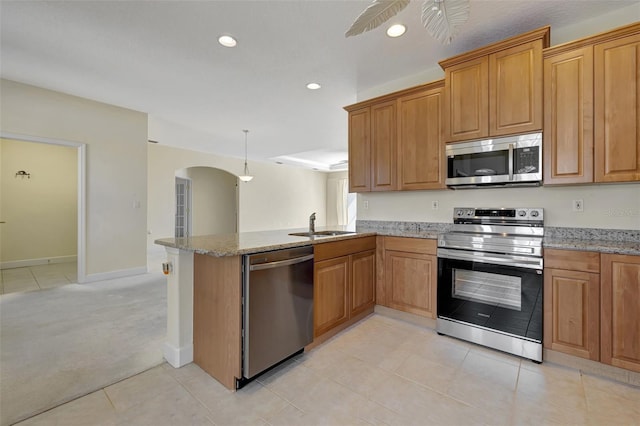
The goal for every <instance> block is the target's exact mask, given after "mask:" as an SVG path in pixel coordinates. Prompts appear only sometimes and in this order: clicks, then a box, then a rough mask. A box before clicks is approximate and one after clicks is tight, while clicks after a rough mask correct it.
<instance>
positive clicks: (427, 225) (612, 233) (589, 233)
mask: <svg viewBox="0 0 640 426" xmlns="http://www.w3.org/2000/svg"><path fill="white" fill-rule="evenodd" d="M452 225H453V224H452V223H442V222H402V221H388V220H357V221H356V230H358V229H366V230H368V231H376V230H379V231H399V232H424V231H431V232H448V231H450V230H451V226H452ZM544 233H545V239H549V240H551V239H562V240H596V241H628V242H640V231H636V230H632V229H605V228H564V227H555V226H545V228H544Z"/></svg>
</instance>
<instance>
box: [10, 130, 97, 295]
mask: <svg viewBox="0 0 640 426" xmlns="http://www.w3.org/2000/svg"><path fill="white" fill-rule="evenodd" d="M0 138H1V139H2V140H3V141H5V140H6V141H11V143H13V144H14V145H15V144H20V143H22V144H25V145H24V146H27V145H26V144H27V143H29V144H32V145H30V146H31V147H34V146H35V147H38V146H40V147H42V149H43V150H46V148H49V149H51V148H53V147H56V146H57V147H64V148H71V151H72V152H75V158H74V160H73V161H71V162H70V163H69V162H67V163H65V164H66V165H65V166H64V167H66V168H68V169H70V170H67V172H70V173H71V174H74V175H75V182H76V186H75V188H74V190H75V197H74V198H75V203H74V204H73V205H71V206H70V209H71V210H70V212H69V211H67V212H66V214H67V216H74V217H75V221H74V222H73V224H72V225H71V226H73V227H74V229H73V230H72V233H73V234H75V238H74V239H75V253H73V254H71V253H63V256H56V255H55V254H54V253H53V252H47V251H46V250H42V249H43V248H44V247H46V246H47V244H50V243H51V240H55V238H56V235H55V232H57V231H60V230H59V229H56V228H55V227H56V226H61V227H62V228H64V227H65V226H67V225H69V224H70V221H68V222H69V223H65V221H64V219H61V220H62V222H59V223H62V224H61V225H51V224H49V223H44V224H40V226H41V228H42V229H37V230H36V231H37V232H35V234H34V235H37V236H38V237H42V238H43V240H38V239H36V238H34V237H33V236H30V235H23V236H22V238H23V239H24V240H25V241H26V242H27V243H28V244H27V245H24V244H23V245H22V250H23V252H21V253H19V254H18V255H13V256H12V258H11V259H9V258H8V257H7V248H8V244H10V241H11V240H12V239H15V238H16V236H15V235H14V234H16V232H15V231H17V228H18V226H17V225H19V224H20V221H19V220H16V219H15V218H16V211H12V210H11V208H8V206H9V205H10V204H11V205H12V207H13V204H14V202H15V201H16V200H7V195H9V192H10V191H7V192H4V191H3V193H0V215H2V216H5V215H11V217H12V218H13V219H12V220H11V221H12V222H13V223H14V225H16V229H13V230H12V231H11V232H9V230H8V228H6V227H7V226H9V225H11V223H9V220H7V217H6V216H5V217H2V218H0V221H4V222H6V223H4V224H0V240H2V242H3V243H2V244H3V245H4V250H3V249H2V248H1V247H2V245H0V259H1V263H0V265H1V266H0V269H2V271H3V272H5V271H9V270H11V269H16V270H17V269H18V268H28V269H29V270H26V269H23V270H22V271H21V273H23V275H24V276H25V277H27V275H25V274H27V272H28V274H29V275H30V276H31V277H32V278H33V279H35V280H36V282H41V283H44V282H45V281H46V280H45V279H46V278H49V281H48V282H47V283H46V284H45V285H47V286H54V285H57V284H60V282H57V281H56V280H55V279H53V280H52V279H51V276H52V275H54V274H53V273H52V271H54V270H55V271H56V273H58V275H59V273H60V272H63V273H64V274H66V275H69V274H72V276H73V278H75V280H74V282H77V283H83V282H85V281H86V263H85V262H86V248H85V247H86V246H85V211H86V200H85V170H86V168H85V167H86V166H85V164H86V145H85V144H83V143H79V142H72V141H65V140H58V139H51V138H41V137H36V136H27V135H21V134H14V133H8V132H0ZM16 146H19V145H16ZM47 155H48V154H43V155H42V157H43V158H39V159H38V160H40V163H27V162H26V161H25V162H24V163H18V164H13V163H9V162H8V160H9V159H10V158H9V157H4V156H3V160H2V163H3V167H2V170H3V181H4V180H8V181H12V177H13V179H16V181H15V182H13V181H12V182H11V183H14V184H15V183H18V184H26V183H32V184H35V183H38V184H40V186H39V187H38V190H37V191H36V192H35V193H30V192H29V191H27V190H26V189H29V190H33V189H35V187H36V185H32V186H30V187H27V186H26V185H23V186H24V188H23V189H25V191H23V192H22V195H20V194H21V192H20V191H19V190H18V192H17V193H18V194H19V195H20V196H25V197H26V196H29V197H34V196H35V197H37V198H36V199H35V200H31V201H32V202H35V203H36V205H38V206H39V207H38V209H40V210H42V211H40V212H38V211H35V210H37V209H36V208H35V207H28V206H29V204H28V203H26V202H25V201H24V200H21V201H20V203H23V204H22V206H24V211H25V212H26V213H29V214H31V216H29V218H28V219H29V220H37V219H36V218H37V217H38V216H37V215H35V216H34V215H33V214H34V213H39V214H40V217H48V216H49V215H51V213H52V212H51V211H49V210H47V208H48V207H47V204H46V202H47V199H51V198H55V197H56V194H55V191H53V190H51V188H49V189H47V185H46V184H49V183H51V182H47V180H48V179H51V177H50V176H51V175H50V174H49V173H52V170H53V169H55V167H56V166H57V164H56V162H55V159H53V158H50V157H46V156H47ZM29 160H30V161H31V160H35V159H34V158H29ZM26 164H32V167H35V168H31V170H29V167H27V166H26ZM13 169H16V170H13ZM12 170H13V172H12ZM32 170H33V173H32ZM36 170H37V173H36ZM47 170H49V171H47ZM23 172H24V173H23ZM7 173H8V174H7ZM14 174H15V176H13V175H14ZM9 175H11V176H9ZM30 175H31V176H30ZM19 180H20V181H19ZM21 188H22V187H21ZM5 189H6V188H5ZM31 192H33V191H31ZM34 194H35V195H34ZM13 210H16V209H15V207H13ZM18 213H19V211H18ZM18 219H23V218H18ZM27 223H28V222H27ZM20 226H21V227H22V229H23V230H25V229H26V230H27V231H28V232H34V230H35V228H37V227H36V226H27V227H26V228H25V227H24V223H22V224H21V225H20ZM63 231H64V229H63ZM67 231H68V230H67ZM70 244H73V242H71V243H70ZM12 248H13V246H12ZM71 257H74V258H75V266H73V270H74V271H75V272H74V271H69V270H68V269H69V265H68V264H67V265H66V266H56V265H58V264H63V263H67V262H66V261H67V260H70V259H71ZM4 275H5V274H4V273H3V276H4ZM9 275H10V274H9ZM38 275H40V278H38ZM19 279H20V277H18V280H19ZM2 283H3V287H4V278H3V281H2ZM39 287H40V288H42V285H39ZM31 289H36V288H31ZM3 290H4V288H3Z"/></svg>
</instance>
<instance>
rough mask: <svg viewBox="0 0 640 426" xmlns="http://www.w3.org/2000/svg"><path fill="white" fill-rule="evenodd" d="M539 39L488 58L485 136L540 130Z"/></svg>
mask: <svg viewBox="0 0 640 426" xmlns="http://www.w3.org/2000/svg"><path fill="white" fill-rule="evenodd" d="M542 74H543V73H542V40H536V41H532V42H530V43H525V44H522V45H519V46H515V47H512V48H509V49H505V50H501V51H499V52H496V53H493V54H491V55H489V78H490V80H489V134H490V135H491V136H500V135H509V134H514V133H524V132H531V131H534V130H542Z"/></svg>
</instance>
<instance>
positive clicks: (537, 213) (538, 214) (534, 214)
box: [531, 210, 540, 217]
mask: <svg viewBox="0 0 640 426" xmlns="http://www.w3.org/2000/svg"><path fill="white" fill-rule="evenodd" d="M538 216H540V212H539V211H538V210H532V211H531V217H538Z"/></svg>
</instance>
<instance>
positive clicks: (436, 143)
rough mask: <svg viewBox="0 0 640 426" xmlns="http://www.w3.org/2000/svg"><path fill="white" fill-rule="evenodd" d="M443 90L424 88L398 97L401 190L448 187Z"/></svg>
mask: <svg viewBox="0 0 640 426" xmlns="http://www.w3.org/2000/svg"><path fill="white" fill-rule="evenodd" d="M442 92H443V90H442V89H441V88H440V89H432V90H425V91H424V92H420V93H417V94H414V95H409V96H405V97H401V98H400V99H398V169H399V185H400V189H404V190H406V189H438V188H444V187H445V184H444V180H445V174H446V163H445V156H444V143H443V142H442V129H441V122H442Z"/></svg>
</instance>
